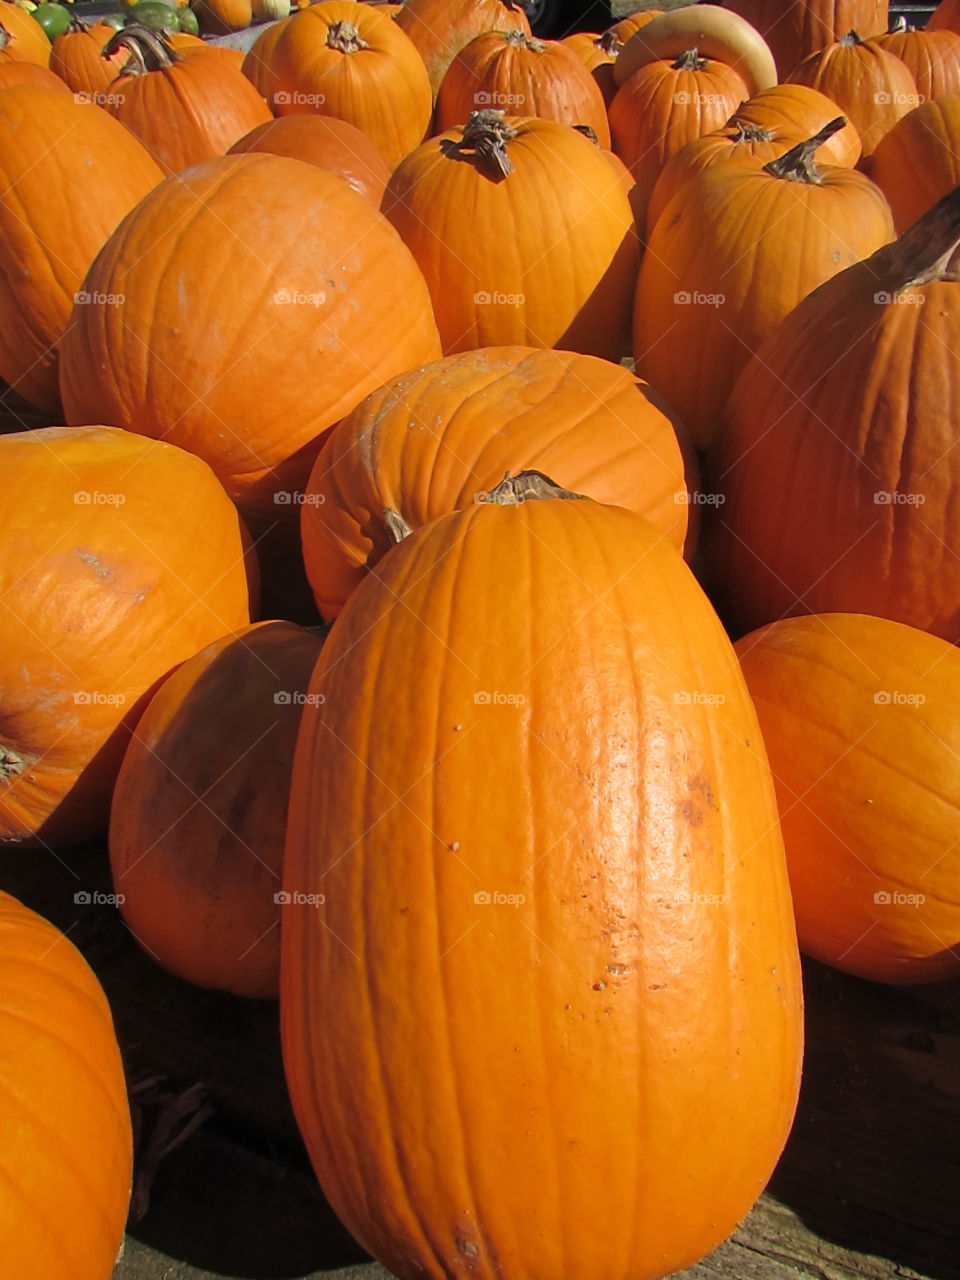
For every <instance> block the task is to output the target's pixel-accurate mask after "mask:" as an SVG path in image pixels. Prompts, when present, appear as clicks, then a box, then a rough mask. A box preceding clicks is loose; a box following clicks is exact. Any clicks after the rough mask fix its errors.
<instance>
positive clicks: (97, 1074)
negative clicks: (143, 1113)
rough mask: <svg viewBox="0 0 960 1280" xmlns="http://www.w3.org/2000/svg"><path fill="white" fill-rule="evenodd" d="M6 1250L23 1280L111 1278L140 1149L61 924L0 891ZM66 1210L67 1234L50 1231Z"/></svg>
mask: <svg viewBox="0 0 960 1280" xmlns="http://www.w3.org/2000/svg"><path fill="white" fill-rule="evenodd" d="M0 1077H2V1079H3V1081H4V1091H3V1103H2V1107H0V1167H2V1168H3V1169H5V1170H6V1171H7V1172H8V1174H9V1176H8V1177H6V1178H5V1179H4V1180H3V1183H2V1190H0V1253H2V1255H3V1262H4V1267H5V1269H6V1270H7V1274H8V1275H9V1276H11V1277H12V1276H16V1277H17V1278H18V1280H47V1277H52V1276H59V1277H64V1280H66V1277H68V1276H69V1277H70V1280H105V1277H107V1276H109V1275H110V1274H111V1272H112V1270H113V1264H114V1260H115V1258H116V1256H117V1251H118V1250H119V1248H120V1244H121V1241H122V1240H123V1228H124V1223H125V1222H126V1218H127V1206H128V1203H129V1200H130V1180H131V1175H132V1164H133V1142H132V1135H131V1127H130V1109H129V1106H128V1104H127V1090H126V1085H125V1082H124V1075H123V1063H122V1062H121V1059H120V1050H119V1048H118V1047H117V1040H116V1036H115V1034H114V1029H113V1019H112V1017H111V1014H110V1006H109V1005H108V1004H107V998H106V996H105V995H104V993H103V988H102V987H101V986H100V983H99V982H98V981H97V979H96V977H95V975H94V974H93V972H92V970H91V969H90V966H89V965H88V964H87V962H86V960H84V958H83V956H82V955H81V954H80V952H79V951H78V950H77V949H76V947H75V946H74V945H73V943H72V942H71V941H70V940H69V938H67V937H66V936H65V935H64V934H62V933H61V932H60V930H59V929H57V928H55V927H54V926H53V925H52V924H50V923H49V922H48V921H46V920H44V919H43V918H42V917H41V916H38V915H36V914H35V913H34V912H33V911H30V910H29V909H28V908H27V907H25V906H24V905H23V904H22V903H20V902H18V901H17V900H16V898H12V897H11V896H10V895H9V894H7V893H0ZM68 1209H69V1211H70V1215H71V1216H70V1226H69V1230H61V1231H55V1230H51V1226H50V1224H51V1222H56V1221H62V1219H61V1215H62V1214H63V1213H64V1212H65V1211H66V1210H68Z"/></svg>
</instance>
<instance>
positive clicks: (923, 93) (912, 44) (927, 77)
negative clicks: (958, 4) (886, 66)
mask: <svg viewBox="0 0 960 1280" xmlns="http://www.w3.org/2000/svg"><path fill="white" fill-rule="evenodd" d="M872 43H873V44H877V45H879V46H880V48H881V49H886V50H887V52H888V53H892V54H895V55H896V57H898V58H899V59H900V61H901V62H903V63H905V64H906V66H907V67H908V68H909V69H910V71H911V72H912V73H913V78H914V80H915V81H916V83H917V93H918V95H919V101H920V102H929V101H930V100H931V99H932V98H939V97H942V96H943V94H945V93H958V92H960V35H958V34H957V32H955V31H946V30H943V31H912V30H909V31H907V30H904V31H891V32H890V33H889V34H888V35H883V36H877V37H876V38H875V39H874V40H873V41H872Z"/></svg>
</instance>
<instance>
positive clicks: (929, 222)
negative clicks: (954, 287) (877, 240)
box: [867, 187, 960, 293]
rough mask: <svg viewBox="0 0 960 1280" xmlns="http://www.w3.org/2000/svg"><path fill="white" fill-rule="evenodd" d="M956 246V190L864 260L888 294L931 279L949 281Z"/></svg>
mask: <svg viewBox="0 0 960 1280" xmlns="http://www.w3.org/2000/svg"><path fill="white" fill-rule="evenodd" d="M958 246H960V187H954V189H953V190H952V191H949V192H947V194H946V195H945V196H942V197H941V199H939V200H938V201H937V203H936V204H935V205H934V206H933V208H932V209H928V210H927V212H926V213H925V214H924V215H923V217H922V218H919V219H918V220H917V221H916V222H915V223H914V224H913V226H912V227H908V228H907V230H906V231H905V232H904V233H903V235H902V236H901V237H900V239H899V240H894V242H893V243H892V244H885V245H884V246H883V248H882V249H878V250H877V252H876V253H875V254H874V255H873V257H871V258H868V259H867V261H868V263H869V264H870V269H871V271H872V272H873V273H875V275H876V278H877V281H878V283H879V284H881V285H882V286H883V287H884V289H886V290H887V291H888V292H890V293H895V292H896V291H897V290H899V289H906V288H907V287H908V286H909V285H914V284H929V283H930V281H931V280H943V279H953V278H955V276H954V271H953V264H952V263H951V261H950V260H951V258H952V257H953V255H954V253H955V252H956V251H957V248H958Z"/></svg>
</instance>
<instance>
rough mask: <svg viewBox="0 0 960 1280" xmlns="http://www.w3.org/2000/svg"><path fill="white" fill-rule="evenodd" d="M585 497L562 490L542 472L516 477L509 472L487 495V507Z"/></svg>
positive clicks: (522, 474) (521, 474)
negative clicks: (490, 505)
mask: <svg viewBox="0 0 960 1280" xmlns="http://www.w3.org/2000/svg"><path fill="white" fill-rule="evenodd" d="M585 497H586V494H583V493H574V492H573V491H572V490H571V489H564V488H562V486H561V485H558V484H557V482H556V481H555V480H551V479H550V477H549V476H545V475H544V474H543V472H542V471H519V472H517V474H516V475H515V476H511V475H510V473H509V472H507V474H506V475H505V476H504V477H503V479H502V480H501V481H500V483H499V484H498V485H496V486H495V488H493V489H491V490H490V492H489V493H488V494H487V496H486V499H485V505H489V504H492V505H494V506H499V507H514V506H516V505H517V504H518V503H521V502H530V501H534V502H544V501H547V500H548V499H551V498H572V499H577V500H579V499H581V498H585Z"/></svg>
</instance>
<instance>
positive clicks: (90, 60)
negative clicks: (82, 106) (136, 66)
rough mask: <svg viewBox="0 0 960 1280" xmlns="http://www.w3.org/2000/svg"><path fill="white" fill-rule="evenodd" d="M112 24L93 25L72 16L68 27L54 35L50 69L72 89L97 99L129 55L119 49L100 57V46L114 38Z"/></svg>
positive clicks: (101, 52)
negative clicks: (59, 34) (110, 25)
mask: <svg viewBox="0 0 960 1280" xmlns="http://www.w3.org/2000/svg"><path fill="white" fill-rule="evenodd" d="M113 34H114V30H113V27H107V26H104V24H103V23H102V22H98V23H95V24H93V25H91V24H89V23H86V22H84V21H82V19H79V18H76V17H74V18H72V20H71V24H70V30H69V31H66V32H64V34H63V35H62V36H57V38H56V40H54V42H53V53H52V56H51V58H50V70H51V71H55V72H56V73H57V75H58V76H60V78H61V79H62V80H63V81H64V82H65V83H66V84H67V85H68V86H69V87H70V88H71V89H72V90H73V92H74V93H86V94H89V95H90V96H91V98H92V99H93V100H94V101H95V102H96V101H98V98H99V95H101V94H104V93H106V91H107V89H108V87H109V86H110V85H111V84H112V83H113V81H114V80H115V79H116V78H117V76H118V75H119V74H120V72H121V71H122V70H123V65H124V63H125V62H126V61H127V58H128V57H129V54H128V53H127V51H126V50H125V49H118V50H117V51H116V52H115V53H114V54H113V55H112V56H111V57H109V58H105V57H103V46H104V45H105V44H106V43H107V42H108V41H109V40H111V39H112V38H113Z"/></svg>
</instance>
